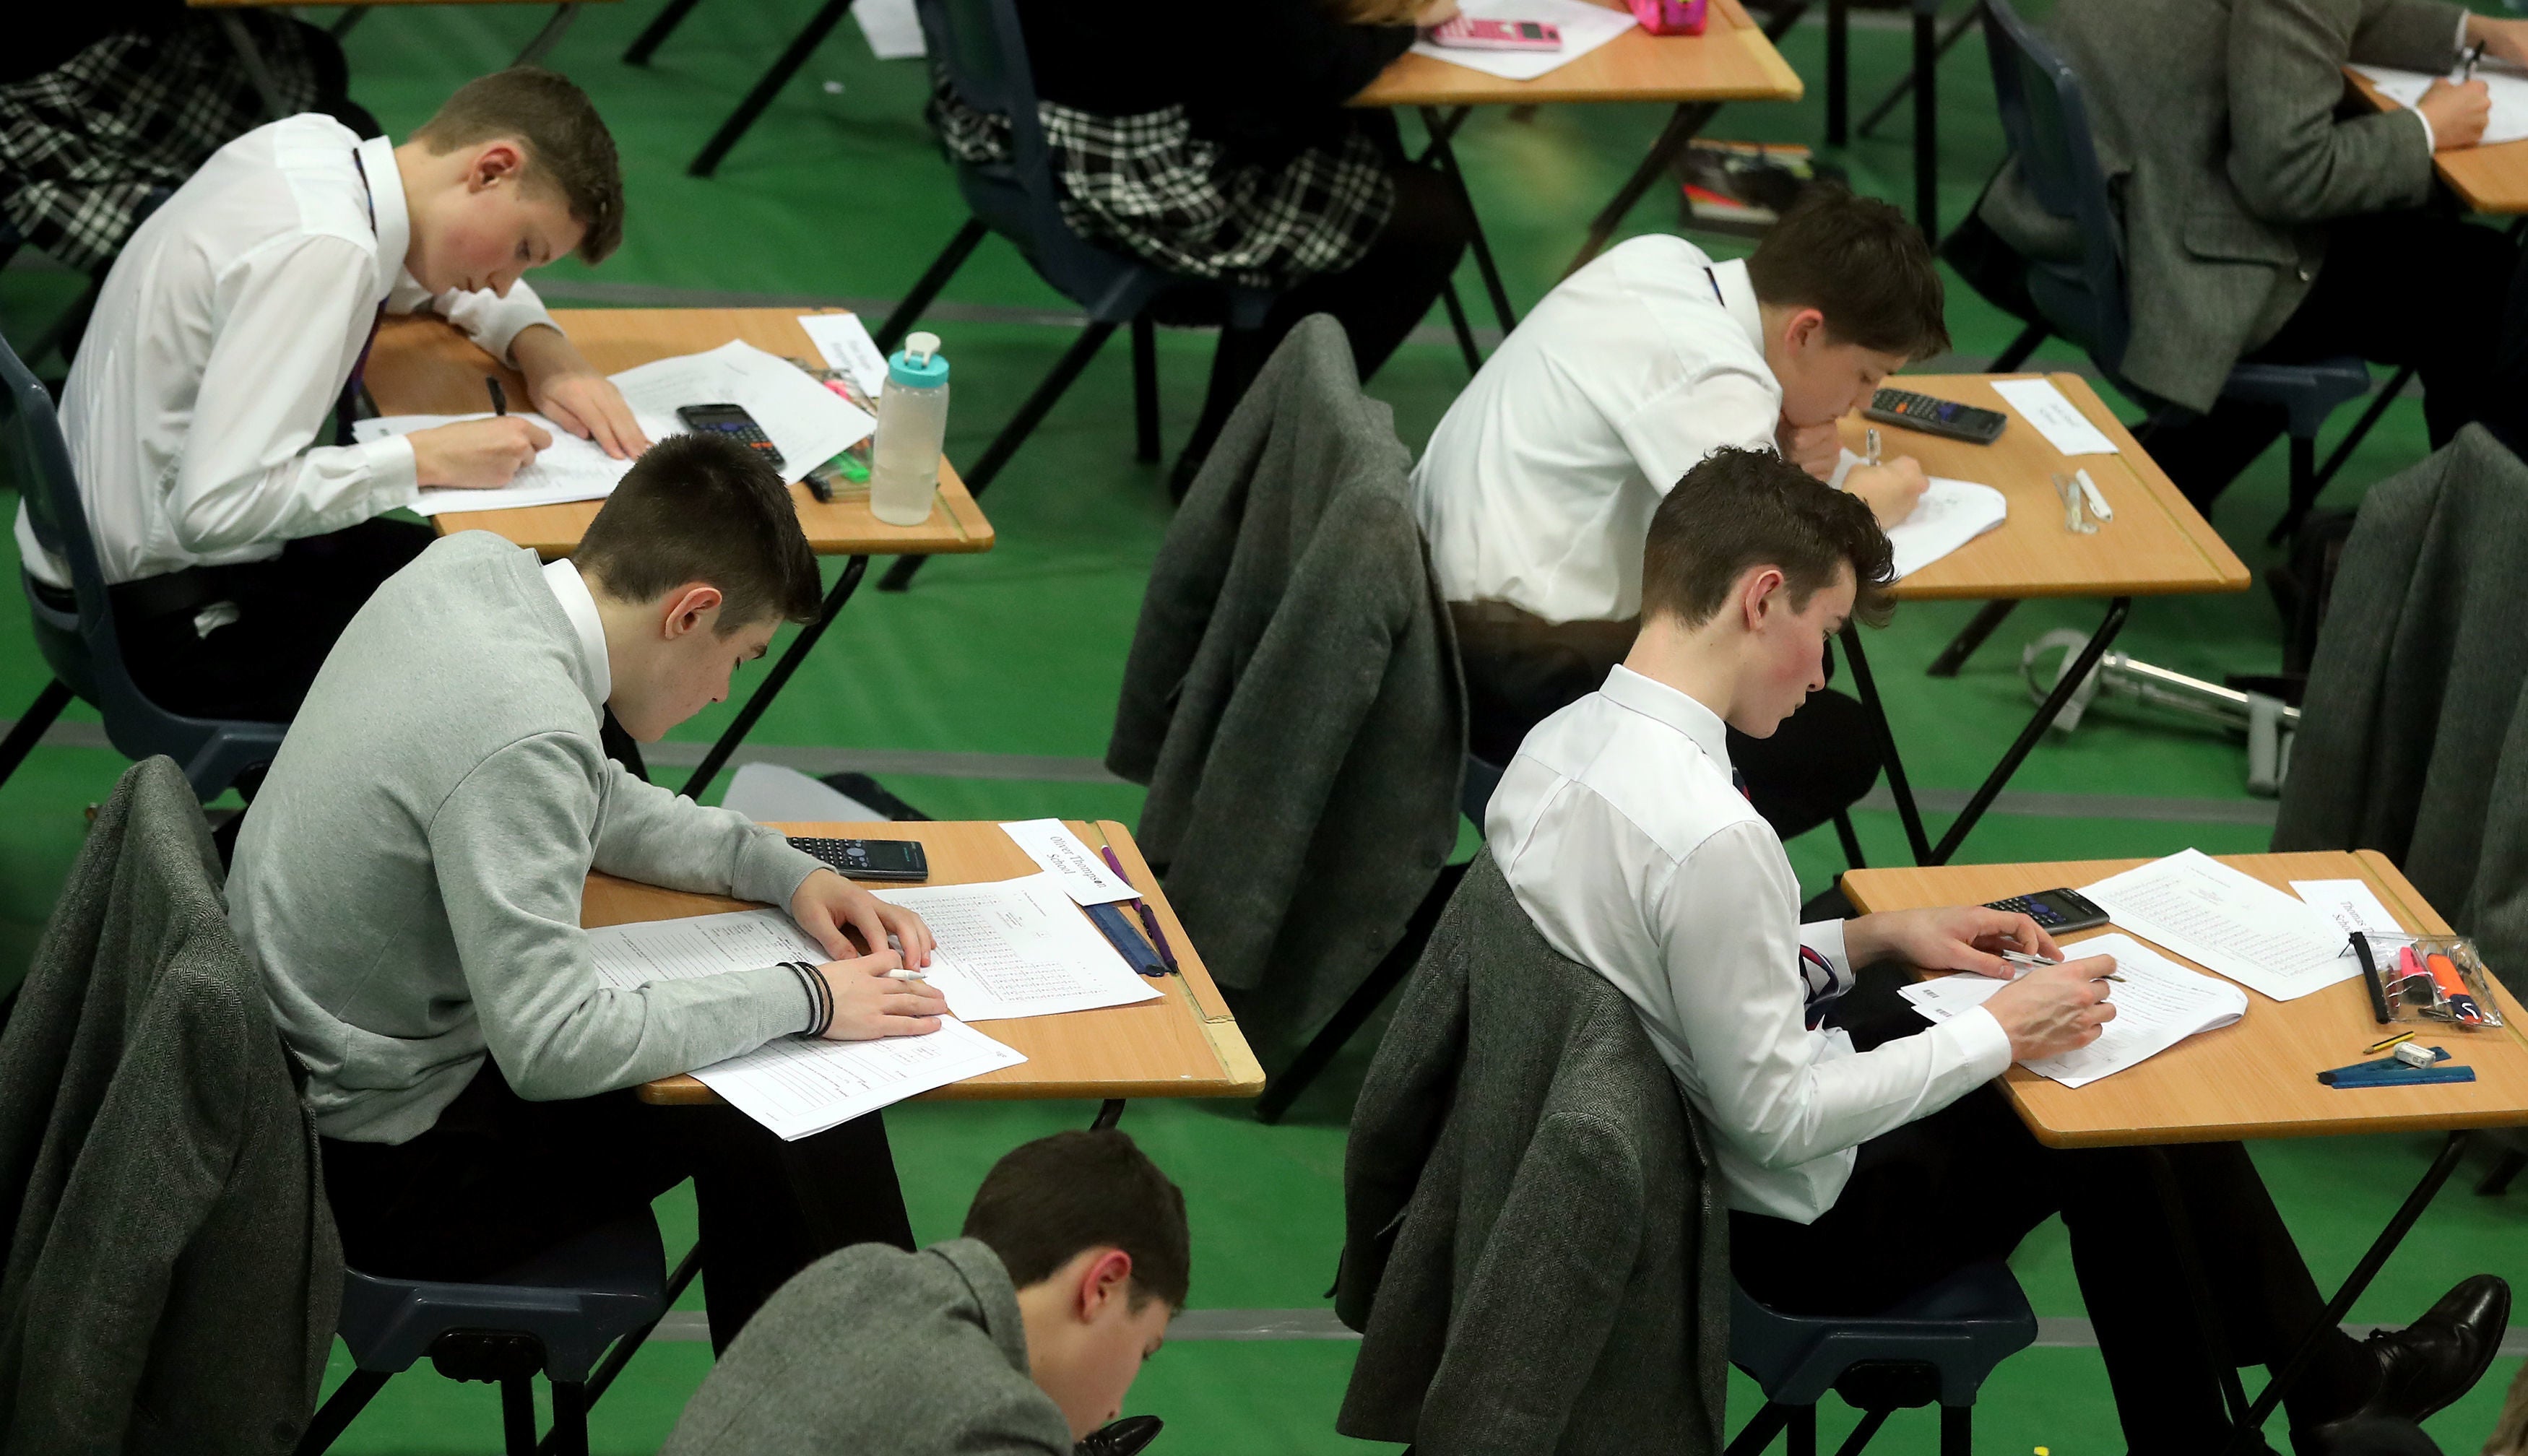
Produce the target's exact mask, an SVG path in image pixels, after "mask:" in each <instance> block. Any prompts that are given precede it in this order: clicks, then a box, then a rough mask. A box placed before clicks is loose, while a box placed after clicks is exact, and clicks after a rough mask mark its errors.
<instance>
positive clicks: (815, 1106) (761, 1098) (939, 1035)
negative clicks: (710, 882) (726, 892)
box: [588, 910, 1027, 1139]
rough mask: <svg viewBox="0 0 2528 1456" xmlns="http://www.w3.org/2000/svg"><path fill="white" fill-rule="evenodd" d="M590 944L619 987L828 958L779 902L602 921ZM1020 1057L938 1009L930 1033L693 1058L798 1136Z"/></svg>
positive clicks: (741, 1099)
mask: <svg viewBox="0 0 2528 1456" xmlns="http://www.w3.org/2000/svg"><path fill="white" fill-rule="evenodd" d="M588 946H589V956H590V961H591V963H592V964H593V965H594V966H595V968H596V970H597V977H598V979H600V980H602V981H604V982H606V984H607V985H610V986H615V987H618V988H621V989H624V990H630V989H632V988H634V987H638V986H643V985H647V984H648V983H649V982H651V981H658V980H685V979H690V978H692V977H696V976H707V975H722V974H725V973H727V972H729V971H733V970H753V969H757V968H759V967H761V966H765V965H776V964H778V963H780V962H784V961H803V960H804V961H809V962H822V961H823V960H824V959H825V952H824V950H823V948H822V947H820V946H818V945H817V944H816V941H815V940H813V939H811V938H810V937H809V935H808V934H807V932H806V931H803V930H801V929H800V928H799V927H798V926H797V925H796V924H794V923H792V921H791V919H790V917H789V916H788V915H786V914H783V913H782V912H781V911H779V910H738V911H735V912H733V913H730V914H723V915H695V916H691V917H689V918H685V919H676V920H644V921H640V922H637V923H634V924H629V925H607V926H605V927H603V928H600V929H596V930H591V931H589V932H588ZM1026 1060H1027V1058H1026V1057H1024V1056H1022V1055H1021V1054H1020V1053H1018V1052H1017V1051H1015V1050H1013V1049H1011V1048H1009V1047H1005V1046H1003V1045H1001V1044H1000V1043H999V1042H996V1041H994V1040H992V1039H991V1038H990V1037H988V1036H985V1035H983V1034H982V1033H981V1032H979V1031H976V1030H974V1028H973V1027H971V1026H967V1025H965V1024H963V1023H962V1022H960V1021H958V1020H956V1019H955V1018H954V1017H944V1018H942V1019H941V1021H940V1023H939V1029H938V1030H936V1031H934V1032H931V1033H930V1034H929V1035H927V1036H899V1037H887V1038H884V1039H881V1040H878V1041H855V1042H841V1041H812V1040H808V1039H805V1038H799V1037H783V1038H780V1039H778V1040H775V1041H770V1042H766V1043H764V1045H763V1046H761V1047H759V1048H757V1049H756V1050H754V1051H752V1052H746V1053H742V1054H740V1055H738V1056H735V1057H731V1058H729V1059H728V1060H727V1061H725V1062H717V1063H713V1064H712V1065H711V1066H705V1067H699V1068H697V1069H696V1070H695V1072H694V1075H695V1076H696V1077H698V1078H700V1079H701V1080H702V1082H703V1085H705V1086H707V1087H709V1088H711V1090H712V1091H713V1092H716V1093H718V1094H719V1095H720V1097H721V1098H722V1099H723V1100H725V1101H726V1102H727V1103H728V1104H729V1106H731V1107H734V1108H736V1109H737V1110H738V1111H740V1112H743V1113H745V1114H746V1115H747V1116H748V1117H750V1118H754V1119H755V1120H757V1121H759V1122H761V1123H763V1124H764V1126H766V1127H769V1128H771V1129H772V1130H773V1131H774V1132H775V1133H777V1134H779V1135H780V1136H782V1137H784V1138H791V1139H796V1138H802V1137H806V1136H809V1135H810V1134H812V1133H817V1132H822V1131H824V1130H825V1129H826V1128H828V1127H834V1126H839V1125H840V1124H842V1123H844V1122H848V1121H850V1120H851V1119H852V1118H857V1117H860V1116H862V1115H863V1114H866V1113H873V1112H876V1111H877V1110H878V1109H880V1108H883V1107H888V1106H891V1105H892V1104H895V1103H898V1102H902V1101H903V1100H904V1099H906V1098H908V1097H911V1096H914V1095H915V1094H917V1093H922V1092H927V1091H929V1090H930V1089H931V1088H933V1087H944V1086H946V1085H948V1084H949V1083H950V1082H959V1081H964V1080H965V1079H966V1078H968V1077H971V1076H974V1075H977V1074H979V1073H982V1072H986V1071H991V1070H994V1069H995V1068H998V1067H1003V1066H1017V1065H1018V1064H1020V1063H1022V1062H1025V1061H1026Z"/></svg>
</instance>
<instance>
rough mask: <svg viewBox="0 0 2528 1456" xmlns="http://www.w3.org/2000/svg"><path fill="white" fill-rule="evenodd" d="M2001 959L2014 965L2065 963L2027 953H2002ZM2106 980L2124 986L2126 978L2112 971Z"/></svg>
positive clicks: (2108, 973)
mask: <svg viewBox="0 0 2528 1456" xmlns="http://www.w3.org/2000/svg"><path fill="white" fill-rule="evenodd" d="M2001 959H2002V960H2004V961H2007V962H2010V963H2011V964H2013V965H2027V966H2038V965H2060V964H2062V963H2063V962H2060V961H2048V960H2046V959H2045V958H2044V957H2042V956H2031V955H2029V954H2028V953H2027V952H2026V951H2003V952H2001ZM2106 979H2108V980H2111V981H2114V982H2115V983H2117V984H2118V985H2122V984H2124V979H2125V978H2124V977H2123V976H2121V975H2118V974H2117V973H2115V972H2114V971H2112V970H2111V971H2108V972H2107V974H2106Z"/></svg>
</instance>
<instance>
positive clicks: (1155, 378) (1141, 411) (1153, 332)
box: [1132, 314, 1159, 465]
mask: <svg viewBox="0 0 2528 1456" xmlns="http://www.w3.org/2000/svg"><path fill="white" fill-rule="evenodd" d="M1132 431H1133V438H1132V458H1133V459H1135V460H1138V461H1140V462H1141V463H1142V464H1144V465H1149V464H1155V463H1156V462H1157V460H1158V458H1159V340H1158V326H1157V325H1155V324H1153V323H1151V322H1150V316H1149V315H1148V314H1143V315H1141V316H1140V317H1139V318H1137V319H1134V320H1133V321H1132Z"/></svg>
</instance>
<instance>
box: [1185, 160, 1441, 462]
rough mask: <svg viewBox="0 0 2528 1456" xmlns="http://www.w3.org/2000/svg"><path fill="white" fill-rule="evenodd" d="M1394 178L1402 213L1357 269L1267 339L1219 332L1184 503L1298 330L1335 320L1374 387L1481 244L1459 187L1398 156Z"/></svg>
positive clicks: (1287, 309)
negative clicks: (1235, 413) (1462, 261)
mask: <svg viewBox="0 0 2528 1456" xmlns="http://www.w3.org/2000/svg"><path fill="white" fill-rule="evenodd" d="M1379 120H1385V119H1384V118H1380V119H1379ZM1389 125H1390V126H1391V127H1392V126H1393V123H1392V122H1391V123H1389ZM1390 176H1391V177H1392V178H1393V179H1394V180H1395V182H1396V210H1395V212H1393V213H1392V214H1390V215H1389V217H1388V220H1387V226H1386V227H1385V228H1384V229H1382V230H1380V232H1379V234H1378V240H1377V241H1376V242H1374V243H1371V244H1370V247H1369V251H1368V252H1367V253H1364V254H1363V255H1362V256H1361V259H1360V261H1359V262H1357V263H1354V264H1353V265H1352V266H1351V267H1349V268H1346V269H1344V270H1343V272H1341V273H1329V274H1325V275H1322V276H1320V277H1317V278H1313V279H1310V280H1308V281H1307V282H1305V283H1303V284H1300V285H1299V286H1296V287H1294V288H1292V289H1290V291H1289V292H1287V293H1284V294H1283V295H1282V297H1281V300H1280V301H1279V302H1277V303H1276V304H1275V305H1274V306H1273V310H1272V312H1271V313H1269V314H1267V315H1266V316H1265V320H1264V326H1263V328H1261V329H1259V330H1255V331H1253V332H1251V333H1250V332H1244V331H1236V330H1227V329H1224V330H1222V331H1221V335H1220V343H1219V345H1218V347H1217V348H1216V349H1214V351H1213V353H1212V356H1211V385H1210V388H1209V389H1208V390H1206V391H1205V394H1204V398H1203V406H1202V417H1201V419H1199V420H1198V421H1196V422H1195V425H1194V430H1193V435H1192V437H1191V439H1190V441H1189V442H1188V443H1187V444H1186V445H1185V454H1184V455H1183V456H1182V457H1180V461H1179V466H1178V470H1179V474H1178V481H1177V490H1178V492H1179V494H1183V490H1184V487H1185V484H1187V483H1189V481H1190V480H1191V471H1192V469H1193V468H1194V467H1196V466H1199V465H1200V464H1201V462H1202V459H1203V457H1204V456H1205V455H1208V454H1209V453H1210V452H1211V442H1213V441H1214V440H1216V439H1218V438H1219V436H1220V427H1221V426H1222V425H1223V424H1225V423H1227V422H1228V420H1229V413H1230V411H1231V410H1233V409H1235V408H1237V407H1238V399H1239V397H1240V396H1242V395H1244V394H1245V392H1246V387H1247V386H1249V385H1251V384H1253V383H1254V382H1255V376H1256V375H1257V374H1258V373H1260V372H1261V371H1262V370H1263V368H1264V361H1265V360H1267V359H1269V358H1271V357H1272V355H1273V350H1274V349H1275V348H1277V347H1279V346H1280V345H1281V342H1282V338H1283V336H1285V335H1287V334H1289V333H1290V330H1291V329H1292V328H1293V327H1295V326H1296V325H1297V324H1298V322H1299V320H1301V319H1304V318H1306V317H1307V316H1308V315H1310V314H1313V313H1325V314H1332V315H1334V316H1335V318H1336V320H1337V321H1338V322H1340V323H1341V324H1342V325H1343V333H1344V334H1345V335H1347V336H1348V337H1349V338H1350V339H1351V357H1352V365H1353V367H1354V368H1355V369H1357V370H1358V371H1359V372H1360V377H1361V379H1362V380H1364V381H1366V380H1367V379H1369V377H1370V376H1372V375H1374V374H1376V373H1378V369H1379V366H1380V365H1382V364H1385V363H1386V362H1387V357H1388V355H1390V354H1393V353H1395V352H1396V345H1397V344H1399V343H1402V342H1403V341H1404V338H1405V336H1406V335H1408V334H1411V333H1412V332H1413V329H1414V326H1416V325H1418V324H1420V323H1421V322H1422V316H1423V315H1424V314H1427V313H1429V312H1430V311H1431V303H1432V300H1433V299H1436V298H1438V297H1439V296H1440V288H1441V286H1442V285H1444V284H1446V283H1447V282H1448V275H1449V274H1451V273H1453V272H1455V271H1456V267H1457V258H1458V256H1459V255H1460V254H1461V253H1463V252H1464V251H1465V247H1466V239H1467V238H1468V237H1470V236H1472V235H1473V233H1474V219H1473V218H1472V217H1470V216H1469V215H1468V214H1467V212H1466V209H1465V206H1464V204H1463V203H1462V202H1460V201H1459V200H1458V197H1457V190H1456V188H1455V187H1454V186H1452V185H1450V184H1449V183H1448V181H1447V180H1446V179H1444V178H1442V177H1441V176H1439V175H1438V174H1437V173H1434V172H1432V171H1431V170H1430V169H1428V168H1425V167H1416V166H1413V165H1412V164H1411V163H1409V162H1406V161H1404V160H1403V157H1402V149H1401V147H1400V146H1399V147H1397V148H1396V163H1395V165H1394V167H1392V168H1391V169H1390Z"/></svg>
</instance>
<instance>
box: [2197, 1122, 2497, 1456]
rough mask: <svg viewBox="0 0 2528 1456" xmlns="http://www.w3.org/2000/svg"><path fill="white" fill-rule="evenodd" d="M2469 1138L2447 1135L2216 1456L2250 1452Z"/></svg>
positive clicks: (2443, 1180)
mask: <svg viewBox="0 0 2528 1456" xmlns="http://www.w3.org/2000/svg"><path fill="white" fill-rule="evenodd" d="M2474 1135H2475V1134H2474V1133H2472V1132H2469V1131H2467V1130H2465V1129H2463V1128H2461V1129H2459V1130H2458V1131H2456V1132H2452V1133H2450V1134H2449V1142H2448V1144H2447V1145H2445V1146H2444V1147H2442V1149H2441V1155H2440V1156H2439V1157H2438V1158H2435V1159H2433V1160H2432V1166H2431V1167H2430V1168H2429V1169H2427V1170H2425V1171H2424V1173H2423V1179H2422V1181H2421V1182H2419V1183H2416V1184H2415V1185H2414V1191H2413V1192H2411V1193H2408V1194H2406V1195H2405V1202H2404V1206H2403V1207H2401V1208H2399V1209H2397V1210H2396V1217H2395V1218H2393V1219H2390V1220H2389V1221H2388V1226H2387V1227H2385V1228H2382V1229H2380V1230H2379V1237H2378V1238H2377V1239H2375V1240H2373V1241H2372V1242H2371V1245H2370V1252H2369V1253H2367V1254H2364V1255H2362V1256H2361V1262H2360V1263H2359V1264H2357V1265H2355V1266H2353V1269H2352V1274H2351V1275H2350V1276H2349V1277H2347V1278H2345V1279H2344V1287H2343V1288H2341V1289H2338V1290H2336V1291H2335V1297H2334V1298H2333V1299H2330V1300H2328V1301H2327V1302H2326V1313H2325V1314H2323V1315H2320V1316H2319V1317H2318V1322H2317V1327H2316V1328H2314V1329H2311V1330H2310V1331H2309V1332H2308V1333H2307V1335H2305V1336H2304V1337H2302V1338H2301V1340H2300V1342H2299V1348H2298V1349H2295V1350H2293V1351H2291V1359H2289V1360H2286V1361H2284V1362H2283V1367H2282V1369H2281V1370H2279V1371H2277V1372H2275V1374H2274V1378H2272V1379H2270V1380H2267V1381H2266V1382H2265V1388H2264V1389H2263V1390H2261V1391H2259V1392H2258V1393H2257V1395H2256V1403H2255V1404H2254V1405H2252V1406H2249V1407H2248V1408H2247V1416H2246V1419H2245V1420H2243V1421H2241V1422H2239V1423H2238V1425H2237V1426H2236V1427H2235V1428H2233V1429H2232V1430H2231V1431H2230V1439H2229V1441H2228V1443H2227V1444H2225V1445H2223V1446H2222V1448H2221V1456H2234V1453H2237V1452H2240V1451H2247V1450H2252V1449H2254V1447H2253V1445H2252V1444H2251V1443H2252V1442H2254V1441H2255V1440H2256V1439H2257V1437H2256V1432H2257V1431H2259V1430H2263V1429H2264V1424H2265V1422H2267V1421H2268V1420H2271V1419H2272V1418H2273V1414H2274V1411H2275V1410H2276V1409H2277V1408H2278V1407H2280V1406H2281V1405H2282V1403H2283V1397H2284V1396H2286V1395H2288V1394H2290V1393H2291V1383H2292V1382H2293V1381H2295V1380H2297V1379H2298V1378H2299V1373H2300V1372H2301V1371H2302V1370H2303V1369H2305V1368H2306V1367H2307V1365H2308V1358H2309V1356H2310V1355H2312V1354H2314V1353H2315V1352H2316V1350H2317V1341H2318V1338H2319V1337H2320V1336H2321V1335H2323V1334H2325V1333H2326V1331H2328V1330H2330V1329H2333V1328H2335V1327H2336V1326H2339V1325H2342V1324H2343V1323H2344V1316H2345V1315H2346V1314H2348V1313H2350V1311H2351V1309H2352V1301H2354V1300H2356V1299H2359V1298H2360V1297H2361V1291H2363V1290H2364V1289H2367V1288H2369V1287H2370V1281H2371V1280H2372V1279H2374V1278H2377V1277H2378V1276H2379V1271H2380V1270H2381V1269H2382V1268H2384V1267H2385V1266H2386V1265H2387V1263H2388V1256H2389V1255H2391V1254H2394V1253H2396V1246H2397V1245H2398V1244H2400V1243H2403V1242H2404V1241H2405V1235H2406V1234H2407V1233H2409V1232H2411V1231H2412V1230H2413V1226H2414V1222H2415V1221H2416V1220H2418V1219H2420V1218H2422V1216H2423V1210H2425V1209H2427V1208H2430V1207H2431V1206H2432V1200H2433V1199H2435V1198H2437V1197H2439V1196H2440V1191H2441V1186H2442V1185H2443V1184H2445V1183H2447V1182H2448V1181H2449V1174H2450V1173H2453V1172H2455V1171H2457V1165H2458V1160H2459V1159H2461V1158H2463V1157H2465V1156H2466V1145H2467V1142H2468V1140H2469V1139H2471V1138H2473V1137H2474Z"/></svg>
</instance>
